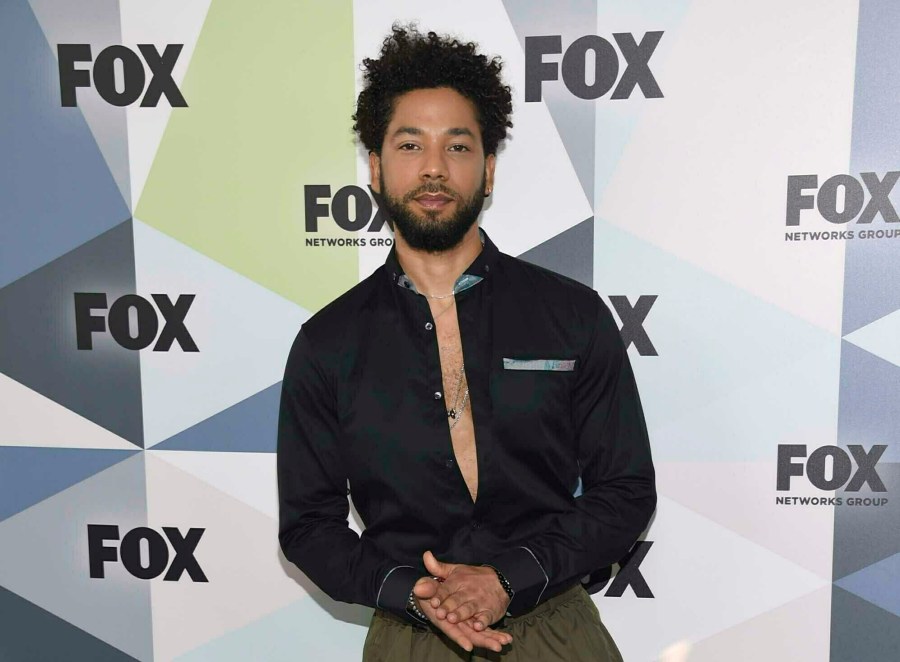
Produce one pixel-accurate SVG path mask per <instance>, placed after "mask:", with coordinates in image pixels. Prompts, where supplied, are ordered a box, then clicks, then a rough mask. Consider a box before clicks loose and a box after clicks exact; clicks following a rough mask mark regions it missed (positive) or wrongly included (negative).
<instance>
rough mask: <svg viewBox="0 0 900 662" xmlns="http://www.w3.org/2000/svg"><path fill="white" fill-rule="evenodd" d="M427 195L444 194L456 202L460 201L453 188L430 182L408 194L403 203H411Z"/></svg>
mask: <svg viewBox="0 0 900 662" xmlns="http://www.w3.org/2000/svg"><path fill="white" fill-rule="evenodd" d="M425 193H429V194H432V195H434V194H435V193H443V194H444V195H446V196H449V197H451V198H453V199H454V200H458V199H459V194H458V193H457V192H456V191H454V190H453V189H452V188H450V187H449V186H446V185H444V184H440V183H437V182H433V183H432V182H429V183H427V184H423V185H422V186H420V187H419V188H417V189H414V190H412V191H410V192H409V193H407V194H406V195H404V196H403V202H411V201H412V200H414V199H415V198H417V197H418V196H420V195H423V194H425Z"/></svg>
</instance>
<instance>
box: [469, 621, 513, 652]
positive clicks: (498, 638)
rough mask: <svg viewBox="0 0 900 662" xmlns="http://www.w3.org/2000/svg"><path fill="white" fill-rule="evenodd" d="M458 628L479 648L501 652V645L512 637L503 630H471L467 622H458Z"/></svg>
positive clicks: (508, 641)
mask: <svg viewBox="0 0 900 662" xmlns="http://www.w3.org/2000/svg"><path fill="white" fill-rule="evenodd" d="M458 627H459V629H460V631H461V632H463V633H464V634H465V636H466V638H467V639H469V641H471V642H472V643H473V644H474V645H475V646H478V647H480V648H489V649H491V650H492V651H496V652H497V653H499V652H501V650H502V649H503V646H505V645H506V644H508V643H510V642H511V641H512V637H511V636H510V635H508V634H506V633H505V632H498V631H497V630H491V629H487V630H484V631H483V632H478V631H476V630H473V629H472V628H471V626H470V625H469V622H468V621H467V622H464V623H460V624H459V626H458Z"/></svg>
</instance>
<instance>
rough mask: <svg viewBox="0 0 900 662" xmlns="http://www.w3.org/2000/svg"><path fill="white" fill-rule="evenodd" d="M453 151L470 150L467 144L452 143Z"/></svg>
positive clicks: (451, 149) (451, 148)
mask: <svg viewBox="0 0 900 662" xmlns="http://www.w3.org/2000/svg"><path fill="white" fill-rule="evenodd" d="M450 151H451V152H468V151H469V148H468V147H467V146H466V145H461V144H456V145H450Z"/></svg>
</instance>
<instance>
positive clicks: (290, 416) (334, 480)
mask: <svg viewBox="0 0 900 662" xmlns="http://www.w3.org/2000/svg"><path fill="white" fill-rule="evenodd" d="M339 435H340V431H339V426H338V418H337V405H336V397H335V389H334V385H333V381H332V379H330V378H329V375H328V374H327V372H326V371H325V370H323V369H322V367H321V366H320V364H319V362H318V361H317V356H316V352H315V350H314V349H313V348H312V347H311V345H310V342H309V339H308V338H307V337H306V334H305V333H304V331H303V330H301V331H300V333H299V334H298V336H297V339H296V340H295V341H294V345H293V347H292V348H291V353H290V356H289V357H288V362H287V367H286V370H285V375H284V382H283V385H282V391H281V408H280V412H279V417H278V492H279V507H280V511H279V518H280V522H279V541H280V543H281V549H282V550H283V552H284V555H285V557H286V558H287V559H288V560H289V561H291V562H292V563H294V564H296V565H297V566H298V567H299V568H300V569H301V570H302V571H303V572H304V573H306V575H307V576H308V577H309V578H310V579H311V580H312V581H313V582H314V583H315V584H316V585H317V586H319V587H320V588H321V589H322V590H323V591H325V593H327V594H328V595H329V596H331V597H332V598H333V599H335V600H340V601H342V602H351V603H357V604H362V605H366V606H369V607H381V608H382V609H387V610H389V611H392V612H394V613H396V614H398V615H400V616H402V617H404V618H407V619H409V620H410V621H411V622H414V620H413V618H412V617H411V616H410V615H409V614H407V612H406V610H405V609H406V600H407V598H408V596H409V592H410V591H411V590H412V587H413V584H414V583H415V581H416V580H417V579H418V577H419V576H420V573H419V572H418V571H417V570H415V569H414V568H412V567H410V566H406V565H402V564H399V563H397V562H396V561H394V560H393V559H391V558H389V556H388V555H386V554H385V553H384V552H383V551H382V550H380V549H379V548H378V547H376V546H375V545H374V544H373V543H372V541H371V540H369V539H368V538H366V537H365V536H363V537H360V536H359V535H357V534H356V532H354V531H353V530H352V529H350V527H349V526H348V524H347V516H348V514H349V503H348V499H347V475H346V472H345V470H344V468H343V467H344V466H346V465H345V464H344V463H343V461H342V458H341V451H340V447H339Z"/></svg>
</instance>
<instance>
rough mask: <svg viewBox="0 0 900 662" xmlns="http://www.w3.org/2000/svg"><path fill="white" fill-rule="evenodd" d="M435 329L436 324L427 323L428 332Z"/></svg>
mask: <svg viewBox="0 0 900 662" xmlns="http://www.w3.org/2000/svg"><path fill="white" fill-rule="evenodd" d="M433 328H434V324H432V323H431V322H425V330H426V331H431V330H432V329H433Z"/></svg>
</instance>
